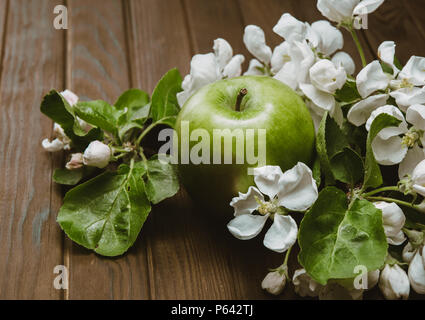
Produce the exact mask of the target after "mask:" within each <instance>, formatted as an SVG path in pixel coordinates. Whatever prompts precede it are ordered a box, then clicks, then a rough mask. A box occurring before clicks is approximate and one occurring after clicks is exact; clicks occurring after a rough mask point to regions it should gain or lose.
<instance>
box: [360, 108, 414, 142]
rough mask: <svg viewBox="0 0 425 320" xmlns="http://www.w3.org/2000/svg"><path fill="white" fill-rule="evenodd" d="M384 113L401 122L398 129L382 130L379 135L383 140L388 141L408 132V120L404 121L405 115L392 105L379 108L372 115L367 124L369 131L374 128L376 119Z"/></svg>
mask: <svg viewBox="0 0 425 320" xmlns="http://www.w3.org/2000/svg"><path fill="white" fill-rule="evenodd" d="M382 113H386V114H389V115H390V116H393V117H395V118H396V119H398V120H400V121H401V123H400V124H399V126H398V127H388V128H384V129H382V130H381V131H380V132H379V134H378V135H379V136H380V137H381V138H382V139H384V140H386V139H388V138H390V137H393V136H397V135H400V134H403V133H406V132H407V123H406V120H404V115H403V113H401V111H400V110H399V109H398V108H397V107H395V106H392V105H385V106H382V107H379V108H378V109H376V110H375V111H373V112H372V113H371V115H370V117H369V119H368V120H367V122H366V130H367V131H369V130H370V127H371V126H372V123H373V121H374V120H375V119H376V117H378V116H379V115H380V114H382Z"/></svg>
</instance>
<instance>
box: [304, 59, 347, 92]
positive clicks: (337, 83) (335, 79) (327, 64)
mask: <svg viewBox="0 0 425 320" xmlns="http://www.w3.org/2000/svg"><path fill="white" fill-rule="evenodd" d="M310 81H311V83H312V84H313V85H314V86H315V87H316V88H317V89H319V90H320V91H323V92H326V93H330V94H334V93H335V92H336V90H338V89H341V88H342V87H343V86H344V84H345V82H346V81H347V74H346V72H345V69H344V68H342V67H340V66H339V67H337V66H335V64H333V63H332V62H331V61H329V60H326V59H323V60H319V61H318V62H316V63H315V64H314V65H313V66H312V67H311V68H310Z"/></svg>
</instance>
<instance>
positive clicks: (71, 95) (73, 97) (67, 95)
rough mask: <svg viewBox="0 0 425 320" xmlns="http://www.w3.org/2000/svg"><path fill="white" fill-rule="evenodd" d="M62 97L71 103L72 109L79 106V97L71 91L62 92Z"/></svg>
mask: <svg viewBox="0 0 425 320" xmlns="http://www.w3.org/2000/svg"><path fill="white" fill-rule="evenodd" d="M61 95H62V97H63V98H64V99H65V100H66V101H67V102H68V103H69V105H70V106H71V107H72V106H73V105H74V104H77V102H78V96H77V95H76V94H75V93H74V92H72V91H71V90H68V89H66V90H65V91H62V92H61Z"/></svg>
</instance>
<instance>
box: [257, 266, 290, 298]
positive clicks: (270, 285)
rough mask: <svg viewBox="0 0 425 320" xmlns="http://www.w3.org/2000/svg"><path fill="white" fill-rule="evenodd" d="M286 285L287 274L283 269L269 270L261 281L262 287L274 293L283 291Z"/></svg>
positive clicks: (277, 293)
mask: <svg viewBox="0 0 425 320" xmlns="http://www.w3.org/2000/svg"><path fill="white" fill-rule="evenodd" d="M285 285H286V275H285V274H284V273H283V272H281V271H278V270H277V271H272V272H269V273H268V274H267V275H266V277H265V278H264V280H263V281H262V282H261V288H263V289H264V290H266V291H267V292H268V293H270V294H273V295H276V296H277V295H279V294H281V293H282V291H283V289H284V288H285Z"/></svg>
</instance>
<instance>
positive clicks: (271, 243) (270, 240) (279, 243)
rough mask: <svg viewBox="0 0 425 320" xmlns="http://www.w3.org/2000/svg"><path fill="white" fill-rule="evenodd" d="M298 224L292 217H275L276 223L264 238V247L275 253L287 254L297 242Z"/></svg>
mask: <svg viewBox="0 0 425 320" xmlns="http://www.w3.org/2000/svg"><path fill="white" fill-rule="evenodd" d="M297 235H298V227H297V223H296V222H295V220H294V219H292V217H290V216H283V215H280V214H275V215H274V221H273V224H272V226H271V227H270V229H269V230H268V231H267V233H266V235H265V236H264V242H263V244H264V246H265V247H266V248H268V249H270V250H272V251H275V252H279V253H282V252H285V251H286V250H288V249H289V248H290V247H292V246H293V245H294V243H295V241H296V240H297Z"/></svg>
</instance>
